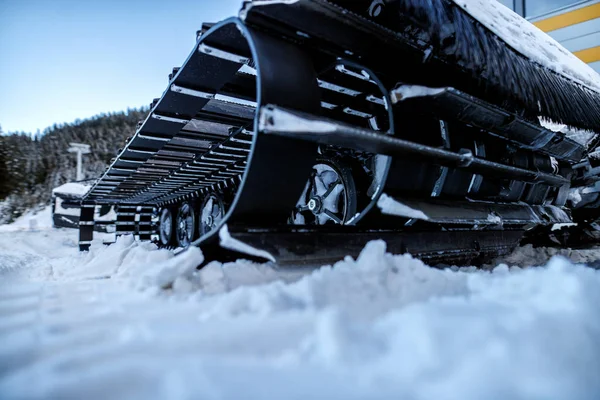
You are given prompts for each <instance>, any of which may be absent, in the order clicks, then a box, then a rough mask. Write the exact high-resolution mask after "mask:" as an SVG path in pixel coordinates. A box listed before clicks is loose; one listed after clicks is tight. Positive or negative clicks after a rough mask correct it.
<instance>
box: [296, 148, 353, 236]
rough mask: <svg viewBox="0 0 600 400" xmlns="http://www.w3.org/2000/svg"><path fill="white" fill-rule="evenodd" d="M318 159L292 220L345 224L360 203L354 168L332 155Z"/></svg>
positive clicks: (318, 223)
mask: <svg viewBox="0 0 600 400" xmlns="http://www.w3.org/2000/svg"><path fill="white" fill-rule="evenodd" d="M317 162H318V163H317V164H316V165H315V166H314V167H313V169H312V172H311V177H310V179H309V180H308V182H307V183H306V186H305V188H304V191H303V192H302V195H301V196H300V199H299V200H298V202H297V203H296V207H295V209H294V211H293V212H292V216H291V217H290V220H289V223H291V224H294V225H325V224H339V225H344V224H346V223H347V222H348V220H349V219H350V218H352V217H353V216H354V215H355V214H356V207H357V199H356V189H355V185H354V180H353V178H352V172H351V169H350V168H348V167H346V166H344V165H343V164H341V163H338V162H336V161H334V160H331V159H321V160H318V161H317Z"/></svg>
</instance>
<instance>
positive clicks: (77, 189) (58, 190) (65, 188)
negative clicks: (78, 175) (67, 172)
mask: <svg viewBox="0 0 600 400" xmlns="http://www.w3.org/2000/svg"><path fill="white" fill-rule="evenodd" d="M90 188H91V186H90V185H84V184H82V183H77V182H69V183H65V184H64V185H61V186H57V187H55V188H54V189H52V194H59V195H60V194H66V195H71V196H74V197H75V196H76V197H83V195H85V194H86V193H87V192H88V191H89V190H90Z"/></svg>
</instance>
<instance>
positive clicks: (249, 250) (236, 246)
mask: <svg viewBox="0 0 600 400" xmlns="http://www.w3.org/2000/svg"><path fill="white" fill-rule="evenodd" d="M219 239H220V241H221V242H220V244H221V247H223V248H225V249H229V250H234V251H239V252H240V253H243V254H248V255H251V256H256V257H261V258H264V259H265V260H269V261H272V262H275V257H273V255H271V254H270V253H269V252H268V251H265V250H261V249H256V248H254V247H252V246H250V245H248V244H246V243H244V242H241V241H239V240H237V239H235V238H233V237H232V236H231V235H230V234H229V228H228V227H227V224H225V225H223V227H222V228H221V229H220V230H219Z"/></svg>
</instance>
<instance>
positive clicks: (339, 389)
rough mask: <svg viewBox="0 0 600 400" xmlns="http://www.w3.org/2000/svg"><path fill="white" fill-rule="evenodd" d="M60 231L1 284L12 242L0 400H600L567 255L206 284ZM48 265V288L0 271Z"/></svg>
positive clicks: (597, 316) (340, 267) (236, 270)
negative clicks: (80, 246)
mask: <svg viewBox="0 0 600 400" xmlns="http://www.w3.org/2000/svg"><path fill="white" fill-rule="evenodd" d="M57 232H58V233H60V235H63V236H62V238H61V239H58V238H54V236H60V235H54V236H52V237H50V238H48V239H49V240H50V242H51V243H47V244H45V245H44V246H46V245H47V246H48V247H44V248H39V249H38V248H37V247H36V246H39V244H40V242H42V241H41V240H40V239H41V238H42V236H41V235H42V233H41V232H37V233H25V232H23V233H21V232H19V233H18V235H13V234H12V233H11V234H8V233H5V234H3V235H11V237H13V238H15V239H14V240H15V243H14V245H13V247H15V249H16V250H18V251H15V253H14V254H12V255H13V256H14V257H16V258H19V257H21V258H20V260H21V261H20V262H14V259H11V260H12V261H10V260H9V261H8V262H7V263H10V267H9V268H5V269H3V267H2V263H3V262H5V261H6V260H5V261H3V258H2V257H1V256H2V254H4V253H3V252H4V251H6V246H8V245H7V244H6V243H5V242H6V241H0V250H1V251H0V393H2V395H3V396H2V397H7V398H30V399H38V398H39V399H43V398H82V397H85V398H90V399H104V398H111V399H120V398H123V399H124V398H144V399H162V398H218V399H236V400H237V399H266V398H269V399H270V398H277V399H284V398H285V399H296V398H298V399H300V398H326V399H344V400H348V399H391V398H407V399H431V398H436V399H441V400H444V399H456V398H460V399H463V400H468V399H498V400H500V399H502V400H504V399H532V398H536V399H566V398H568V399H597V398H599V397H600V381H599V380H598V379H597V371H600V341H599V340H598V338H599V337H600V307H598V304H600V271H596V270H594V269H591V268H587V267H584V266H582V265H577V264H573V262H571V261H568V260H567V259H566V258H563V257H561V256H554V257H553V258H551V259H550V261H549V262H548V263H547V264H546V265H545V266H543V267H539V268H533V267H527V265H529V264H523V263H517V264H514V263H513V262H515V261H517V259H516V258H515V259H513V260H512V261H510V260H503V263H502V264H500V265H498V266H495V267H493V268H491V270H490V271H485V270H478V269H475V268H456V267H453V268H448V269H444V270H442V269H436V268H431V267H429V266H427V265H425V264H424V263H422V262H421V261H419V260H416V259H414V258H412V257H411V256H409V255H392V254H389V253H387V252H386V245H385V243H384V242H382V241H373V242H370V243H369V244H368V245H367V246H366V247H365V249H364V250H363V251H362V253H361V254H360V256H359V257H357V258H356V259H353V258H350V257H347V258H346V259H345V260H342V261H340V262H338V263H336V264H334V265H331V266H324V267H322V268H319V269H315V270H310V271H307V270H300V269H295V270H294V269H285V270H283V269H280V268H279V267H278V266H277V265H274V264H271V263H269V264H255V263H252V262H249V261H243V260H240V261H237V262H235V263H228V264H220V263H218V262H211V263H209V264H208V265H207V266H205V267H204V268H203V269H202V270H196V269H195V266H196V265H197V264H199V263H200V262H202V261H203V255H202V253H201V252H200V250H198V249H196V248H193V249H190V250H188V251H185V252H183V253H182V254H179V255H178V256H177V257H173V251H167V250H158V249H156V247H154V245H151V244H140V243H137V242H134V241H133V240H132V239H131V237H123V238H121V239H120V240H119V241H118V242H117V243H115V244H114V245H111V246H108V247H105V246H102V245H100V244H99V243H98V242H94V243H93V244H92V247H91V249H90V251H89V252H86V253H81V254H79V255H75V256H74V254H75V252H76V250H75V249H76V243H75V242H71V241H68V240H67V236H66V235H67V233H66V231H57ZM36 235H37V236H36ZM36 238H37V240H36ZM25 240H31V242H27V243H25ZM61 241H62V242H64V243H65V244H64V245H63V246H60V245H59V243H60V242H61ZM1 246H5V247H1ZM52 247H54V250H50V249H51V248H52ZM536 251H537V250H535V249H532V248H528V249H525V250H523V253H527V254H530V255H531V256H532V257H533V253H535V252H536ZM575 253H576V252H574V251H573V252H572V255H574V254H575ZM30 256H31V257H33V256H35V257H34V258H32V259H31V260H29V258H28V257H30ZM596 256H598V257H600V254H597V255H596ZM520 260H521V261H523V262H530V261H531V259H530V258H525V257H523V258H521V259H520ZM590 260H591V258H590ZM27 263H31V265H30V266H28V267H25V264H27ZM48 264H49V265H50V266H51V267H52V270H53V273H52V274H50V275H45V276H46V280H45V281H44V280H42V281H40V282H37V283H36V282H32V281H29V282H21V283H19V282H17V281H16V280H15V279H14V275H6V274H4V271H8V270H10V271H12V272H11V274H12V273H15V272H16V271H17V270H18V269H19V265H21V269H23V268H28V269H37V268H46V267H45V265H46V266H47V265H48ZM509 265H511V266H509ZM512 265H517V266H512ZM42 276H43V275H40V276H39V277H42ZM99 278H101V279H99ZM32 382H35V385H32V384H31V383H32Z"/></svg>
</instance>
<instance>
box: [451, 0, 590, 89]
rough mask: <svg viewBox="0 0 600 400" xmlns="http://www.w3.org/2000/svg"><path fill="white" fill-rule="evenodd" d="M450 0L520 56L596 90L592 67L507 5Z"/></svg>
mask: <svg viewBox="0 0 600 400" xmlns="http://www.w3.org/2000/svg"><path fill="white" fill-rule="evenodd" d="M452 1H454V3H456V4H457V5H458V6H459V7H462V8H463V9H464V10H465V11H466V12H467V13H469V14H470V15H471V16H472V17H473V18H475V19H476V20H477V21H479V22H480V23H481V24H483V25H484V26H485V27H486V28H488V29H489V30H491V31H492V32H494V33H495V34H496V35H498V36H499V37H500V38H501V39H502V40H504V41H505V42H506V43H507V44H508V45H509V46H511V47H512V48H514V49H515V50H517V51H518V52H520V53H521V54H523V55H524V56H526V57H528V58H529V59H531V60H533V61H535V62H538V63H539V64H541V65H543V66H545V67H546V68H548V69H551V70H553V71H555V72H558V73H560V74H563V75H566V76H568V77H570V78H572V79H574V80H577V81H579V82H580V83H582V84H584V85H586V86H588V87H590V88H592V89H594V90H595V91H597V92H598V91H600V75H599V74H598V73H597V72H596V71H594V70H593V69H592V68H591V67H590V66H589V65H587V64H586V63H584V62H583V61H581V60H580V59H579V58H577V57H576V56H575V55H573V53H571V52H570V51H568V50H567V49H565V48H564V47H563V46H562V45H561V44H559V43H558V42H557V41H556V40H554V39H552V38H551V37H550V36H548V35H547V34H545V33H544V32H542V31H541V30H540V29H538V28H537V27H536V26H534V25H533V24H531V23H530V22H528V21H527V20H525V19H524V18H522V17H521V16H519V15H518V14H517V13H515V12H514V11H512V10H511V9H509V8H508V7H506V6H504V5H503V4H500V3H499V2H497V1H490V0H452Z"/></svg>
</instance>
